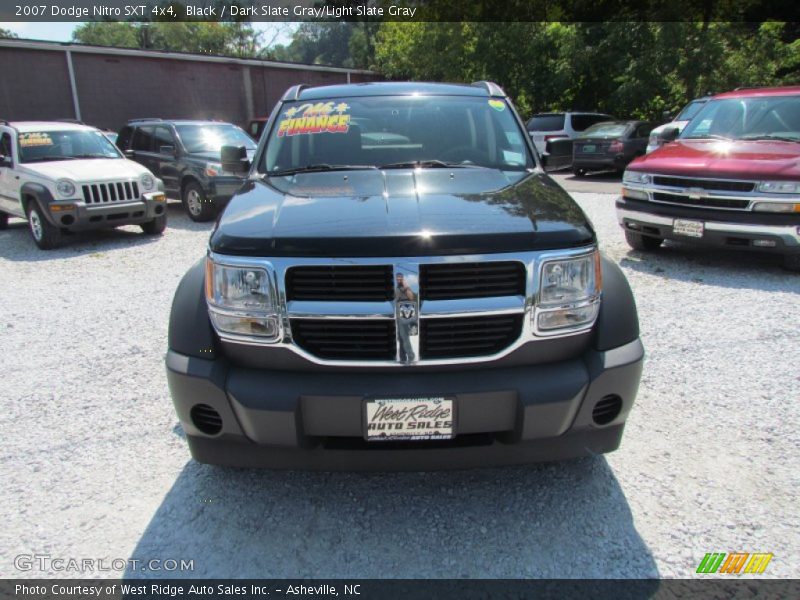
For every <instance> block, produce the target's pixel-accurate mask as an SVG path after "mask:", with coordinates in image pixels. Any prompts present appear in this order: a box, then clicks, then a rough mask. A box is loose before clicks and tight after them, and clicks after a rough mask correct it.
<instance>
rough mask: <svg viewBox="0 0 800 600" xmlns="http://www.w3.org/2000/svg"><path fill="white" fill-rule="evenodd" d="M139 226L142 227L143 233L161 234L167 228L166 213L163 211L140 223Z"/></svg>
mask: <svg viewBox="0 0 800 600" xmlns="http://www.w3.org/2000/svg"><path fill="white" fill-rule="evenodd" d="M139 227H141V228H142V231H143V232H144V233H145V235H161V234H162V233H164V230H165V229H166V228H167V213H166V212H165V213H164V214H163V215H158V216H157V217H156V218H155V219H153V220H152V221H147V223H142V224H141V225H139Z"/></svg>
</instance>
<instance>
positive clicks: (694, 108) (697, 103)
mask: <svg viewBox="0 0 800 600" xmlns="http://www.w3.org/2000/svg"><path fill="white" fill-rule="evenodd" d="M706 102H708V100H692V101H691V102H689V104H687V105H686V106H684V107H683V110H682V111H681V112H680V114H679V115H678V116H677V117H675V120H676V121H690V120H691V119H692V118H693V117H694V116H695V115H696V114H697V113H699V112H700V109H701V108H703V106H705V104H706Z"/></svg>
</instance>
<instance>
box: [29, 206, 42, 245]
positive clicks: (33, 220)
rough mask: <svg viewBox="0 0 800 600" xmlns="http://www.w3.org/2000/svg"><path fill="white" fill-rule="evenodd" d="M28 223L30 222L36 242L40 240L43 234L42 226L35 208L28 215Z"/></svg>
mask: <svg viewBox="0 0 800 600" xmlns="http://www.w3.org/2000/svg"><path fill="white" fill-rule="evenodd" d="M28 223H30V226H31V233H32V234H33V239H35V240H36V241H37V242H41V241H42V236H43V235H44V228H43V227H42V220H41V218H39V213H38V212H36V211H35V210H32V211H31V214H30V215H28Z"/></svg>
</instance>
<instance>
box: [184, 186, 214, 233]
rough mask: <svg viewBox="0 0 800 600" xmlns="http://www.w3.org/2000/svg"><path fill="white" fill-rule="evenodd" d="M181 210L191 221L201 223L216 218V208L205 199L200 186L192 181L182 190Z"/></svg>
mask: <svg viewBox="0 0 800 600" xmlns="http://www.w3.org/2000/svg"><path fill="white" fill-rule="evenodd" d="M183 208H184V209H185V210H186V214H187V215H189V218H190V219H191V220H192V221H195V222H197V223H203V222H205V221H211V220H212V219H213V218H214V217H215V216H217V207H216V206H214V203H213V202H212V201H211V200H209V199H208V198H207V197H206V193H205V192H204V191H203V188H202V187H200V184H198V183H196V182H194V181H192V182H190V183H187V184H186V187H185V188H184V189H183Z"/></svg>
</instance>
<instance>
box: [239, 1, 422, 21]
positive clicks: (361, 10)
mask: <svg viewBox="0 0 800 600" xmlns="http://www.w3.org/2000/svg"><path fill="white" fill-rule="evenodd" d="M229 9H230V16H231V17H288V16H289V15H293V16H295V17H303V18H305V19H326V18H331V19H341V18H342V17H385V16H387V15H388V16H390V17H409V18H413V17H414V15H415V14H416V12H417V8H416V7H413V8H410V7H406V6H394V5H391V6H389V7H388V8H384V7H382V6H367V5H366V4H359V5H357V6H327V5H326V6H296V5H295V6H293V7H292V8H291V9H290V8H289V7H287V6H270V5H269V4H263V5H261V6H236V5H235V4H232V5H231V6H230V7H229Z"/></svg>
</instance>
